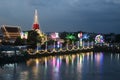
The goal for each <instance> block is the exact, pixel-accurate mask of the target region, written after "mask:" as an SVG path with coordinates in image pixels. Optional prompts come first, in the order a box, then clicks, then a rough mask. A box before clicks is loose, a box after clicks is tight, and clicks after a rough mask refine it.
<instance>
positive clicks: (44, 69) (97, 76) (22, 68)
mask: <svg viewBox="0 0 120 80" xmlns="http://www.w3.org/2000/svg"><path fill="white" fill-rule="evenodd" d="M0 80H120V54H117V53H116V54H115V53H114V54H113V53H92V52H90V53H79V54H75V55H62V56H50V57H43V58H40V59H30V60H28V61H27V62H24V63H19V64H6V65H4V66H3V67H1V68H0Z"/></svg>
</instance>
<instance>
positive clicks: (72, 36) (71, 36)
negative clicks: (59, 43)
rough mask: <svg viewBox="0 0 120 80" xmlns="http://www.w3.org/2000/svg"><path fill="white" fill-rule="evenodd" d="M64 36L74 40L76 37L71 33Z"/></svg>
mask: <svg viewBox="0 0 120 80" xmlns="http://www.w3.org/2000/svg"><path fill="white" fill-rule="evenodd" d="M66 38H67V39H70V40H75V39H76V38H75V36H74V35H72V34H68V35H67V36H66Z"/></svg>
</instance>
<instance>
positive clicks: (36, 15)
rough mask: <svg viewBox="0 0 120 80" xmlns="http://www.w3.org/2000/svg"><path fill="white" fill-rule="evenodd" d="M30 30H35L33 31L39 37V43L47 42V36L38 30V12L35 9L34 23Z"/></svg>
mask: <svg viewBox="0 0 120 80" xmlns="http://www.w3.org/2000/svg"><path fill="white" fill-rule="evenodd" d="M32 29H33V30H35V31H37V33H38V34H39V36H40V37H41V40H42V41H41V42H42V44H43V43H44V42H45V41H46V40H47V36H46V35H45V34H44V33H43V32H42V31H41V29H40V25H39V21H38V12H37V9H35V15H34V23H33V26H32Z"/></svg>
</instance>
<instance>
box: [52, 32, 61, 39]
mask: <svg viewBox="0 0 120 80" xmlns="http://www.w3.org/2000/svg"><path fill="white" fill-rule="evenodd" d="M50 36H51V38H52V39H57V38H59V33H57V32H55V33H52V34H51V35H50Z"/></svg>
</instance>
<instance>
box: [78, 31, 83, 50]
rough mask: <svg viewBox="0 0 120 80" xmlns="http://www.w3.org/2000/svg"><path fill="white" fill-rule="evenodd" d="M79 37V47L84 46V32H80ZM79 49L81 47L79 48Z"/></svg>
mask: <svg viewBox="0 0 120 80" xmlns="http://www.w3.org/2000/svg"><path fill="white" fill-rule="evenodd" d="M78 38H79V46H78V47H83V43H82V32H81V33H78ZM78 49H79V48H78Z"/></svg>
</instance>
